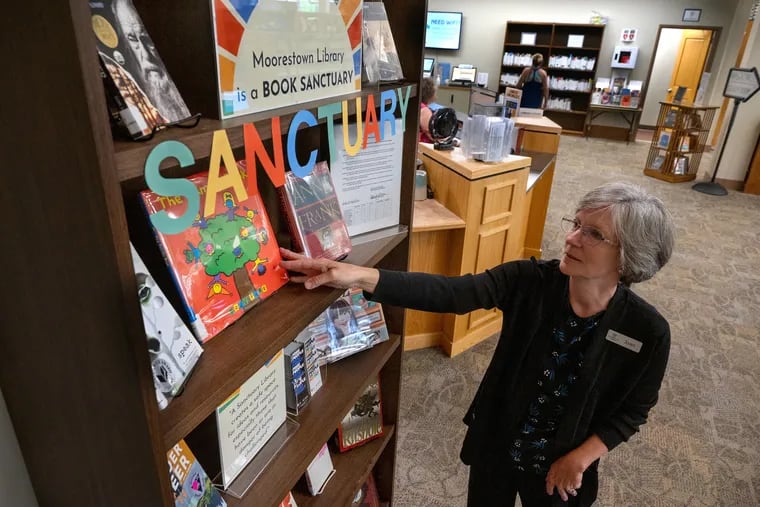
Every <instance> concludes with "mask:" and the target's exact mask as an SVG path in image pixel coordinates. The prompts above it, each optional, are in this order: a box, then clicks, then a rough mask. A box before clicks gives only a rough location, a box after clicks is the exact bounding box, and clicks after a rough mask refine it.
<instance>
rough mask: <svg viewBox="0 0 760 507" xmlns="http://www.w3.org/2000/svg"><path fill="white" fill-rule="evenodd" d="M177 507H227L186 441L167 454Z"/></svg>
mask: <svg viewBox="0 0 760 507" xmlns="http://www.w3.org/2000/svg"><path fill="white" fill-rule="evenodd" d="M166 459H167V461H168V463H169V482H170V484H171V488H172V493H173V494H174V505H176V507H226V506H227V503H226V502H225V501H224V499H223V498H222V496H221V495H220V494H219V492H218V491H217V490H216V489H215V488H214V486H213V485H212V484H211V479H210V478H209V476H208V475H207V474H206V472H205V471H204V470H203V467H202V466H201V464H200V463H198V460H197V459H195V455H194V454H193V453H192V451H191V450H190V448H189V447H188V446H187V444H186V443H185V441H184V440H180V441H179V442H177V444H176V445H175V446H174V447H172V448H171V449H170V450H169V452H167V453H166Z"/></svg>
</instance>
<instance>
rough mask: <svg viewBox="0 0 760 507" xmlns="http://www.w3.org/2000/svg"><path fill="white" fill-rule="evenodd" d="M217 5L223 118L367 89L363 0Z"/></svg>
mask: <svg viewBox="0 0 760 507" xmlns="http://www.w3.org/2000/svg"><path fill="white" fill-rule="evenodd" d="M211 4H212V6H213V7H212V8H213V19H214V45H215V48H216V63H217V77H218V90H219V108H220V109H219V111H220V115H221V118H222V119H224V118H231V117H233V116H240V115H244V114H249V113H254V112H258V111H266V110H268V109H274V108H278V107H282V106H285V105H293V104H298V103H302V102H307V101H311V100H316V99H320V98H324V97H333V96H337V95H343V94H347V93H351V92H354V91H357V90H360V89H361V63H362V33H361V28H362V0H322V1H320V2H314V1H312V0H289V1H286V0H259V1H258V2H241V1H236V0H212V2H211Z"/></svg>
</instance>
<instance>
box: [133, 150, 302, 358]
mask: <svg viewBox="0 0 760 507" xmlns="http://www.w3.org/2000/svg"><path fill="white" fill-rule="evenodd" d="M237 169H238V170H239V171H240V172H241V176H242V178H243V181H245V167H244V164H242V163H240V162H238V168H237ZM222 170H224V169H222ZM188 179H189V180H190V181H191V182H192V183H193V184H194V185H195V186H196V187H197V188H198V191H199V193H200V196H201V199H200V209H201V210H203V209H204V207H205V199H206V186H207V183H208V173H207V172H204V173H199V174H195V175H193V176H190V177H189V178H188ZM140 195H141V198H142V202H143V205H144V207H145V210H146V212H147V214H148V215H152V214H154V213H157V212H159V211H166V212H167V213H168V214H169V216H172V217H176V216H180V215H182V214H183V213H184V212H185V209H186V208H187V203H186V201H185V200H183V199H182V198H179V197H166V196H162V195H158V194H156V193H154V192H151V191H149V190H144V191H142V192H141V193H140ZM154 232H155V236H156V239H157V241H158V243H159V245H160V247H161V250H162V253H163V255H164V259H165V260H166V263H167V265H168V266H169V270H170V272H171V274H172V276H173V278H174V281H175V283H176V285H177V287H178V288H179V292H180V294H181V296H182V299H183V302H184V304H185V309H186V311H187V313H188V318H189V321H190V326H191V328H192V329H193V332H194V333H195V336H196V337H197V338H198V340H200V341H201V342H203V343H205V342H207V341H208V340H210V339H211V338H213V337H214V336H216V335H217V334H219V332H220V331H222V330H223V329H224V328H226V327H227V326H229V325H230V324H232V323H233V322H235V321H236V320H237V319H239V318H240V317H241V316H242V315H243V313H244V312H245V311H246V310H248V309H249V308H251V307H253V306H254V305H256V304H257V303H259V302H260V301H261V300H263V299H266V298H267V297H269V296H271V295H272V294H274V292H275V291H276V290H277V289H279V288H280V287H282V286H283V285H285V283H287V281H288V276H287V272H286V271H285V269H283V268H282V267H281V266H280V260H281V258H280V251H279V249H278V246H277V242H276V241H275V236H274V232H273V230H272V226H271V225H270V223H269V218H268V216H267V212H266V209H265V208H264V204H263V202H262V200H261V196H259V195H258V194H251V195H248V196H247V198H245V199H241V200H240V201H239V202H238V201H237V200H236V198H235V194H234V193H233V192H219V193H218V194H217V195H216V205H215V208H214V214H213V215H212V216H207V217H204V216H200V215H199V216H197V217H196V220H195V222H194V223H193V225H192V226H191V227H189V228H188V229H185V230H184V231H182V232H180V233H179V234H164V233H162V232H161V231H159V230H157V229H154Z"/></svg>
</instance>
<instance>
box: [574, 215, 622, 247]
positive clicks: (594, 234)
mask: <svg viewBox="0 0 760 507" xmlns="http://www.w3.org/2000/svg"><path fill="white" fill-rule="evenodd" d="M561 224H562V230H563V231H565V232H575V231H577V230H578V229H580V230H581V241H583V242H584V243H585V244H587V245H589V246H595V245H598V244H599V243H602V242H604V243H608V244H610V245H612V246H617V244H616V243H613V242H612V241H610V240H609V239H607V238H605V237H604V234H602V231H600V230H599V229H597V228H596V227H591V226H590V225H581V223H580V222H579V221H578V219H577V218H569V217H562V222H561Z"/></svg>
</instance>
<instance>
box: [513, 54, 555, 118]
mask: <svg viewBox="0 0 760 507" xmlns="http://www.w3.org/2000/svg"><path fill="white" fill-rule="evenodd" d="M543 64H544V57H543V56H542V55H541V53H536V54H534V55H533V66H532V67H525V68H524V69H523V71H522V74H520V79H518V81H517V87H518V88H522V92H523V94H522V100H521V102H520V107H531V108H534V109H543V108H545V107H546V103H547V102H549V76H548V75H547V74H546V71H545V70H544V69H542V68H541V67H542V66H543Z"/></svg>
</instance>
